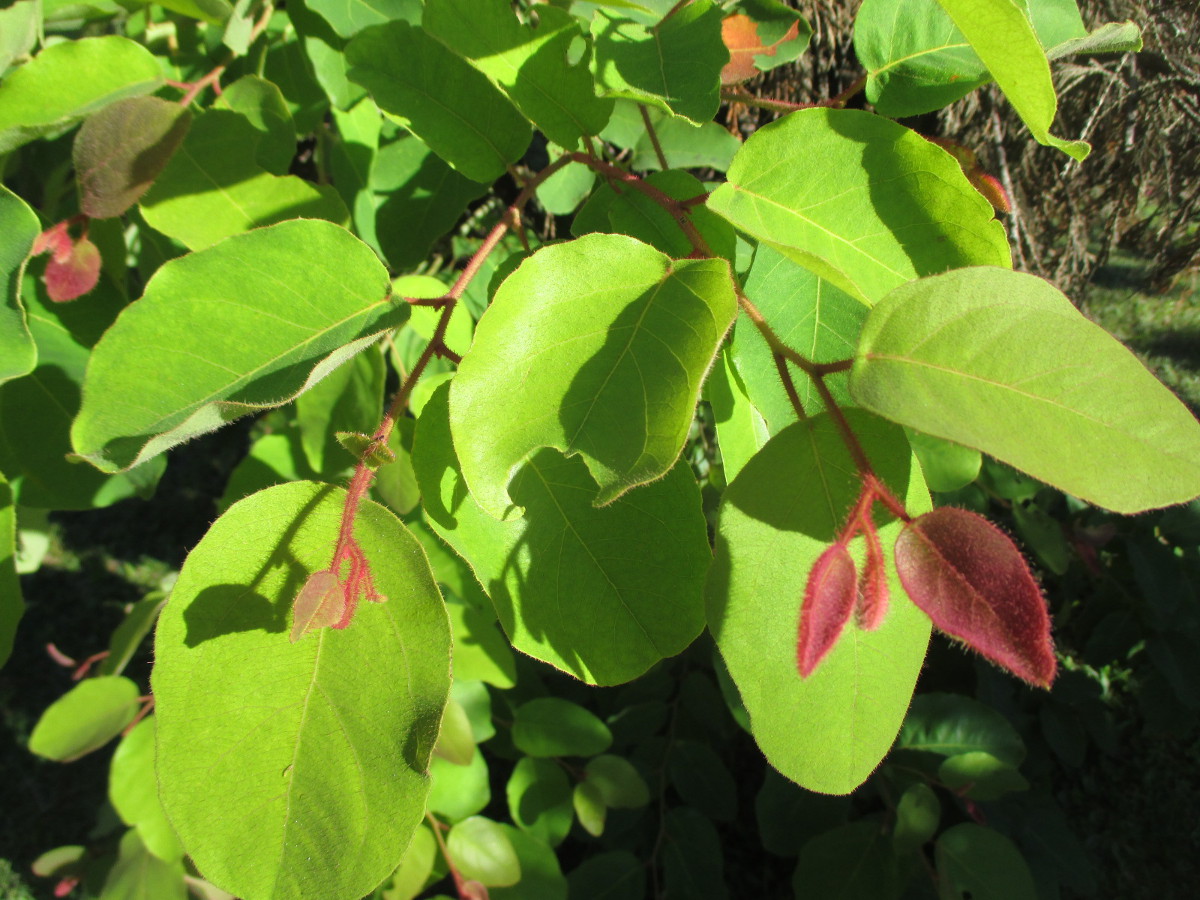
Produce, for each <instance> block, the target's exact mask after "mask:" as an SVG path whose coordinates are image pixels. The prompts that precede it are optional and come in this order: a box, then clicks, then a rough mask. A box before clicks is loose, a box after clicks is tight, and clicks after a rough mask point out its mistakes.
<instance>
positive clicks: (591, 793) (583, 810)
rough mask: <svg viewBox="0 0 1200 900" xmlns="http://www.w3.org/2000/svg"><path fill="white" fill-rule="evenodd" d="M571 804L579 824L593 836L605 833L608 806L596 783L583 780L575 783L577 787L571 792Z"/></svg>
mask: <svg viewBox="0 0 1200 900" xmlns="http://www.w3.org/2000/svg"><path fill="white" fill-rule="evenodd" d="M571 805H572V807H574V810H575V816H576V817H577V818H578V819H579V825H580V827H581V828H583V830H584V831H586V832H587V833H588V834H590V835H591V836H592V837H600V835H602V834H604V823H605V821H606V820H607V818H608V807H606V806H605V805H604V798H603V797H602V796H601V795H600V790H599V789H598V788H597V787H596V786H595V785H594V784H591V783H589V782H587V781H581V782H580V783H579V784H577V785H575V789H574V790H573V791H572V792H571Z"/></svg>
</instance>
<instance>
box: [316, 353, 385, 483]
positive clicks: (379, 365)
mask: <svg viewBox="0 0 1200 900" xmlns="http://www.w3.org/2000/svg"><path fill="white" fill-rule="evenodd" d="M385 375H386V367H385V364H384V361H383V355H382V354H381V353H379V352H378V350H376V349H374V348H372V349H368V350H367V351H366V352H364V353H360V354H358V355H357V356H355V357H354V358H353V359H352V360H350V362H348V363H347V364H345V365H343V366H338V368H336V369H334V370H333V371H332V372H330V373H329V374H328V375H326V376H325V377H324V378H322V379H321V380H320V381H318V382H317V383H316V384H314V385H313V386H312V387H311V388H309V389H308V390H306V391H305V392H304V393H303V394H301V395H300V396H299V397H297V398H296V421H297V422H298V423H299V425H300V445H301V446H302V447H303V448H304V456H305V458H306V459H307V460H308V464H309V465H310V466H311V467H312V469H313V471H315V472H324V471H325V470H326V467H327V466H328V465H329V464H330V462H333V461H334V460H336V462H337V463H339V464H341V466H342V467H343V468H344V467H345V466H346V465H347V464H349V463H352V462H353V461H354V459H353V457H351V455H350V454H348V453H347V452H346V451H345V449H344V448H343V447H342V446H341V445H340V444H339V443H338V440H337V437H336V434H337V432H339V431H366V432H372V431H374V430H375V425H376V423H377V422H378V421H379V418H380V416H382V415H383V382H384V378H385Z"/></svg>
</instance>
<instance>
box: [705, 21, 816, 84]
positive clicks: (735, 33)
mask: <svg viewBox="0 0 1200 900" xmlns="http://www.w3.org/2000/svg"><path fill="white" fill-rule="evenodd" d="M799 34H800V27H799V25H798V24H797V23H796V22H793V23H792V26H791V27H790V28H789V29H788V30H787V33H785V34H784V36H783V37H781V38H780V39H779V40H777V41H776V42H775V43H773V44H771V46H769V47H768V46H765V45H764V44H763V42H762V39H761V38H760V37H759V36H758V25H757V24H756V23H755V21H754V20H753V19H751V18H750V17H749V16H744V15H742V14H741V13H737V14H735V15H732V16H727V17H726V18H725V20H724V21H722V22H721V39H722V40H723V41H725V46H726V47H728V48H729V62H727V63H726V64H725V68H723V69H722V70H721V84H737V83H738V82H741V81H745V80H746V79H747V78H753V77H754V76H755V75H757V74H759V70H758V68H757V67H756V66H755V65H754V57H756V56H760V55H761V56H774V55H775V51H776V49H777V48H778V47H779V45H780V44H783V43H786V42H787V41H791V40H794V39H795V38H796V37H797V36H799Z"/></svg>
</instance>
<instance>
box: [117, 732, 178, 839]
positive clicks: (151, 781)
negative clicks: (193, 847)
mask: <svg viewBox="0 0 1200 900" xmlns="http://www.w3.org/2000/svg"><path fill="white" fill-rule="evenodd" d="M154 722H155V720H154V716H147V717H146V718H144V719H142V721H140V722H138V724H137V725H136V726H135V727H134V729H133V730H132V731H130V732H129V734H127V735H125V737H123V738H122V739H121V743H120V744H118V745H117V751H116V752H115V753H114V754H113V759H112V765H111V766H110V768H109V773H108V799H109V802H111V803H112V805H113V809H115V810H116V811H117V815H119V816H120V817H121V821H122V822H124V823H125V824H126V825H130V826H132V827H134V828H136V829H137V832H138V835H139V836H140V837H141V839H142V841H143V843H145V845H146V849H147V850H149V851H150V852H151V853H153V854H154V855H155V856H157V857H158V858H159V859H161V860H165V861H166V862H179V861H180V860H181V859H183V847H181V846H180V845H179V838H178V837H176V835H175V830H174V829H173V828H172V827H171V823H170V822H168V821H167V816H166V813H164V812H163V808H162V803H161V802H160V801H159V799H158V778H157V776H156V775H155V774H154Z"/></svg>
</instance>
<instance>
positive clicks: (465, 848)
mask: <svg viewBox="0 0 1200 900" xmlns="http://www.w3.org/2000/svg"><path fill="white" fill-rule="evenodd" d="M446 847H447V849H448V850H449V853H450V858H451V859H453V860H454V864H455V866H457V868H458V870H459V872H461V873H462V875H463V876H464V877H466V878H471V879H474V880H476V881H479V882H481V883H482V884H484V885H486V886H488V887H495V886H504V885H510V884H516V883H517V882H518V881H520V880H521V862H520V860H519V859H518V858H517V851H516V850H515V849H513V845H512V841H511V840H509V837H508V835H507V834H505V832H504V829H503V827H502V826H501V825H500V824H499V823H497V822H493V821H492V820H491V819H485V818H483V817H482V816H472V817H471V818H469V819H463V821H461V822H459V823H458V824H457V825H455V826H454V827H453V828H451V829H450V836H449V837H447V838H446Z"/></svg>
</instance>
